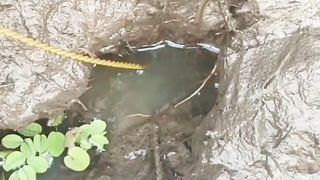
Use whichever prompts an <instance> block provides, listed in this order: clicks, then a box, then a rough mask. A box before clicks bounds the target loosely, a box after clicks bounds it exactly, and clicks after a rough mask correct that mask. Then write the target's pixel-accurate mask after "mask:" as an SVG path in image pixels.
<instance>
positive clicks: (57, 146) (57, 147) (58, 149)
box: [48, 132, 66, 157]
mask: <svg viewBox="0 0 320 180" xmlns="http://www.w3.org/2000/svg"><path fill="white" fill-rule="evenodd" d="M65 142H66V138H65V136H64V135H63V134H62V133H60V132H51V133H50V134H49V136H48V152H49V153H50V154H51V156H53V157H59V156H60V155H61V154H62V153H63V151H64V149H65Z"/></svg>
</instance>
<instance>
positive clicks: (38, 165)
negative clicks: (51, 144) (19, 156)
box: [27, 156, 49, 173]
mask: <svg viewBox="0 0 320 180" xmlns="http://www.w3.org/2000/svg"><path fill="white" fill-rule="evenodd" d="M27 163H28V165H30V166H31V167H33V169H34V170H35V171H36V172H37V173H44V172H46V171H47V169H48V168H49V163H48V161H47V160H46V159H45V158H43V157H40V156H34V157H31V158H28V159H27Z"/></svg>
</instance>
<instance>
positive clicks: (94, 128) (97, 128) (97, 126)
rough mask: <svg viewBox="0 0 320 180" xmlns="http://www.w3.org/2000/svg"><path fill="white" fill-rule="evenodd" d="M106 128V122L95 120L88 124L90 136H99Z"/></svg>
mask: <svg viewBox="0 0 320 180" xmlns="http://www.w3.org/2000/svg"><path fill="white" fill-rule="evenodd" d="M106 127H107V124H106V122H104V121H102V120H100V119H95V120H94V121H92V122H91V123H90V129H91V132H90V134H91V135H94V134H101V133H103V132H104V131H105V129H106Z"/></svg>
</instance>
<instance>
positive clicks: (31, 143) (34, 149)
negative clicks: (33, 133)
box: [24, 138, 37, 155]
mask: <svg viewBox="0 0 320 180" xmlns="http://www.w3.org/2000/svg"><path fill="white" fill-rule="evenodd" d="M24 142H26V143H27V144H28V146H29V148H30V152H31V154H30V155H35V154H36V152H37V150H36V146H35V145H34V143H33V141H32V139H31V138H26V139H24Z"/></svg>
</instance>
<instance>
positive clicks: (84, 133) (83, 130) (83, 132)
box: [76, 124, 91, 143]
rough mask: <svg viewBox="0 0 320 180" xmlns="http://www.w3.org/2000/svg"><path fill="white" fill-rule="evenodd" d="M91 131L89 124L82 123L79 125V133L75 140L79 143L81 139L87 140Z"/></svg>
mask: <svg viewBox="0 0 320 180" xmlns="http://www.w3.org/2000/svg"><path fill="white" fill-rule="evenodd" d="M90 133H91V126H90V125H89V124H84V125H81V126H80V127H79V134H78V137H77V140H76V142H78V143H80V142H81V141H83V140H87V139H88V137H89V136H90Z"/></svg>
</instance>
